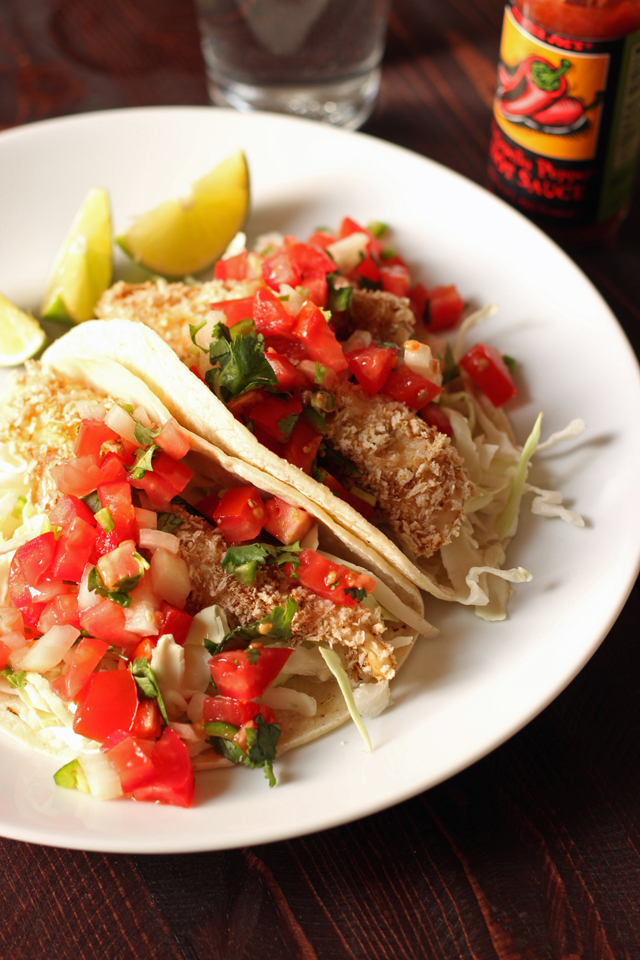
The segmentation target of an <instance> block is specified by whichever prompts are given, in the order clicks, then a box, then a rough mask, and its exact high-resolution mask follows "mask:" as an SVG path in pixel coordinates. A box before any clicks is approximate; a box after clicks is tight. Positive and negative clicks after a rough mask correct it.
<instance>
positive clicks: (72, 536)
mask: <svg viewBox="0 0 640 960" xmlns="http://www.w3.org/2000/svg"><path fill="white" fill-rule="evenodd" d="M96 534H97V531H96V528H95V526H92V525H91V524H89V523H87V522H86V521H85V520H83V519H82V518H81V517H76V518H75V520H74V521H73V523H72V524H71V526H70V527H68V528H67V529H66V530H64V531H63V532H62V533H61V534H60V537H59V539H58V542H57V544H56V554H55V558H54V561H53V566H52V568H51V569H52V573H53V575H54V577H60V579H62V580H72V581H73V582H74V583H79V582H80V580H81V579H82V571H83V570H84V568H85V566H86V564H87V563H88V562H89V557H90V556H91V554H92V552H93V548H94V545H95V542H96Z"/></svg>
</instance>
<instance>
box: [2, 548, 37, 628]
mask: <svg viewBox="0 0 640 960" xmlns="http://www.w3.org/2000/svg"><path fill="white" fill-rule="evenodd" d="M8 580H9V595H10V597H11V603H12V604H13V605H14V607H26V606H28V605H29V604H30V603H31V601H32V599H33V598H32V596H31V590H30V589H29V585H28V584H27V581H26V580H25V577H24V574H23V572H22V570H21V569H20V564H19V563H16V558H15V557H14V558H13V560H12V561H11V566H10V567H9V578H8ZM36 622H37V621H36Z"/></svg>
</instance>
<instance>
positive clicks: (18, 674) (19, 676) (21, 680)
mask: <svg viewBox="0 0 640 960" xmlns="http://www.w3.org/2000/svg"><path fill="white" fill-rule="evenodd" d="M26 676H27V671H26V670H12V669H11V667H5V668H4V670H0V677H4V678H5V680H6V681H7V683H8V684H9V686H10V687H13V689H14V690H17V689H18V688H19V687H24V684H25V678H26Z"/></svg>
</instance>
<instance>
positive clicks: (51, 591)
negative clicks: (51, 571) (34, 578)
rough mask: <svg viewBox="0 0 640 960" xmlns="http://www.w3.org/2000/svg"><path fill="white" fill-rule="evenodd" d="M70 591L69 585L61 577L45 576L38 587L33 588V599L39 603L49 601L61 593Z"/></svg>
mask: <svg viewBox="0 0 640 960" xmlns="http://www.w3.org/2000/svg"><path fill="white" fill-rule="evenodd" d="M69 592H70V588H69V586H68V585H67V584H66V583H65V582H64V580H63V579H62V578H61V577H44V579H42V580H41V581H40V583H39V584H38V586H37V587H32V588H31V599H32V600H33V601H34V602H35V601H37V602H38V603H49V601H50V600H53V598H54V597H57V596H58V595H59V594H61V593H69Z"/></svg>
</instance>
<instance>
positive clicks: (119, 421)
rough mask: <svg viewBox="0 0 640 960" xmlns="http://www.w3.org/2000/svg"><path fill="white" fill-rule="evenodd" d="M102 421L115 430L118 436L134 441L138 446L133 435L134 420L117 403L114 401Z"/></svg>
mask: <svg viewBox="0 0 640 960" xmlns="http://www.w3.org/2000/svg"><path fill="white" fill-rule="evenodd" d="M104 422H105V423H106V425H107V426H108V427H111V429H112V430H115V432H116V433H117V434H118V436H120V437H122V438H123V439H124V440H128V441H129V442H130V443H135V445H136V446H137V447H139V446H140V444H139V443H138V441H137V440H136V435H135V429H136V422H135V420H134V419H133V417H132V416H131V415H130V414H129V413H127V411H126V410H123V409H122V407H119V406H118V404H117V403H114V405H113V406H112V407H111V410H109V412H108V414H107V415H106V417H105V418H104Z"/></svg>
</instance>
